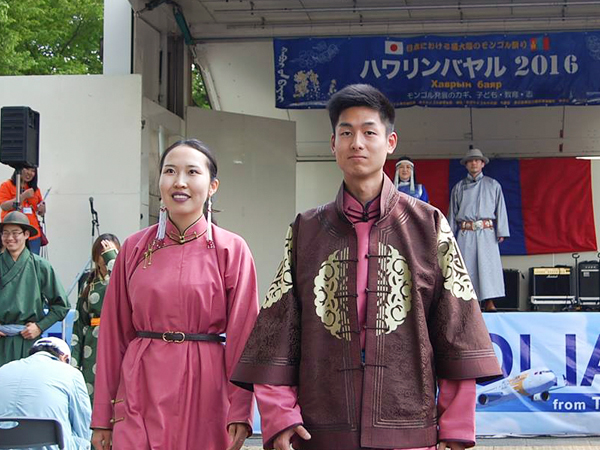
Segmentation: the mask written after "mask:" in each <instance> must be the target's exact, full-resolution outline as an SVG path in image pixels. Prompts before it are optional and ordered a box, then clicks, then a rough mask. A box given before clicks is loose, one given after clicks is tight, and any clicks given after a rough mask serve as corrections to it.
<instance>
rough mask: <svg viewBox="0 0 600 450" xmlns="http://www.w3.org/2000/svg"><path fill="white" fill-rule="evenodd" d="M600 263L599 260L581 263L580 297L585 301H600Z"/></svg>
mask: <svg viewBox="0 0 600 450" xmlns="http://www.w3.org/2000/svg"><path fill="white" fill-rule="evenodd" d="M599 268H600V264H599V263H598V261H584V262H581V263H579V274H578V275H579V299H580V300H581V301H582V302H584V301H594V302H598V301H600V277H599Z"/></svg>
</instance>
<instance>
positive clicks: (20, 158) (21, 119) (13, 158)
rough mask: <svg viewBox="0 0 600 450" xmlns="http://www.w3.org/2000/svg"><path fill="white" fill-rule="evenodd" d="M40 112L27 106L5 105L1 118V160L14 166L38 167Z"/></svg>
mask: <svg viewBox="0 0 600 450" xmlns="http://www.w3.org/2000/svg"><path fill="white" fill-rule="evenodd" d="M39 154H40V114H39V113H38V112H36V111H34V110H33V109H31V108H28V107H26V106H5V107H4V108H2V116H1V119H0V162H1V163H3V164H7V165H9V166H11V167H14V168H21V167H23V166H27V167H38V165H39Z"/></svg>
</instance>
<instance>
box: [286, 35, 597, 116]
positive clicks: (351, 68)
mask: <svg viewBox="0 0 600 450" xmlns="http://www.w3.org/2000/svg"><path fill="white" fill-rule="evenodd" d="M274 56H275V94H276V95H275V97H276V107H277V108H299V109H304V108H323V107H325V105H326V103H327V100H328V99H329V98H330V97H331V95H332V94H333V93H335V92H336V91H338V90H340V89H341V88H343V87H344V86H346V85H348V84H352V83H367V84H371V85H373V86H375V87H377V88H378V89H380V90H381V91H382V92H383V93H385V94H386V95H387V96H388V98H389V99H390V100H391V101H392V103H393V104H394V106H396V107H397V108H402V107H409V106H415V105H419V106H436V107H483V108H486V107H487V108H494V107H522V106H562V105H586V104H598V103H600V77H598V76H597V74H598V73H600V32H579V33H552V34H514V35H505V34H493V35H483V36H416V37H410V38H394V37H348V38H303V39H275V40H274Z"/></svg>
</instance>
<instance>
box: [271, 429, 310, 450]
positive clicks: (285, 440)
mask: <svg viewBox="0 0 600 450" xmlns="http://www.w3.org/2000/svg"><path fill="white" fill-rule="evenodd" d="M294 433H295V434H297V435H298V436H300V437H301V438H302V439H304V440H305V441H308V440H309V439H310V433H309V432H308V431H306V428H304V427H303V426H302V425H296V426H295V427H294V428H290V429H289V430H285V431H284V432H282V433H280V434H279V436H277V437H276V438H275V442H273V447H275V450H291V447H290V442H291V440H292V436H293V435H294Z"/></svg>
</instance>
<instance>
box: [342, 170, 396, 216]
mask: <svg viewBox="0 0 600 450" xmlns="http://www.w3.org/2000/svg"><path fill="white" fill-rule="evenodd" d="M345 191H346V188H345V185H344V182H342V185H341V186H340V189H339V191H338V194H337V197H336V199H335V205H336V209H337V212H338V215H339V216H340V217H342V218H344V219H345V220H348V218H347V217H346V215H345V213H344V192H345ZM399 199H400V192H398V190H397V189H396V186H394V183H392V180H390V179H389V177H388V176H387V175H386V174H385V173H384V174H383V185H382V187H381V192H380V193H379V220H378V221H381V220H383V219H385V218H386V217H387V216H388V214H389V213H390V212H392V210H393V209H394V207H395V206H396V203H397V202H398V201H399ZM359 204H360V203H359Z"/></svg>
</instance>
